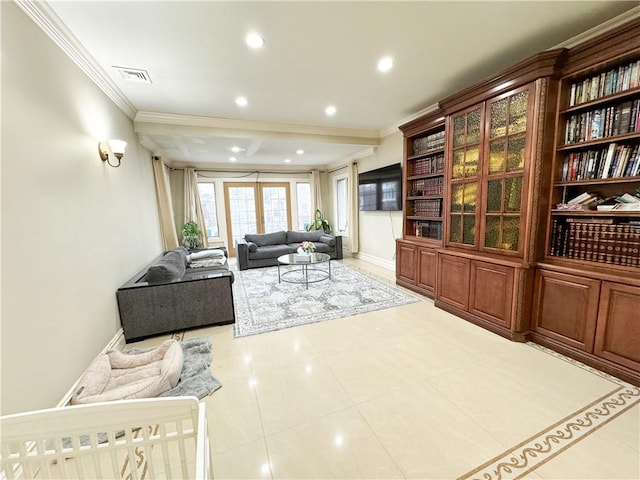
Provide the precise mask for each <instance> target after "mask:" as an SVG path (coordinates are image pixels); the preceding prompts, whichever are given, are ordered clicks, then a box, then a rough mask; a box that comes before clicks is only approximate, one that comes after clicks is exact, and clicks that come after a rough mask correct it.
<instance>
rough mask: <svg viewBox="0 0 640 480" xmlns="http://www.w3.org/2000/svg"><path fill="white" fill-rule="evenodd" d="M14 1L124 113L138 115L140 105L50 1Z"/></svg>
mask: <svg viewBox="0 0 640 480" xmlns="http://www.w3.org/2000/svg"><path fill="white" fill-rule="evenodd" d="M14 1H15V3H16V5H18V6H19V7H20V8H21V9H22V11H23V12H24V13H25V14H26V15H27V16H28V17H29V18H30V19H31V20H32V21H33V22H34V23H35V24H36V25H37V26H38V27H40V29H41V30H42V31H43V32H44V33H46V34H47V36H48V37H49V38H50V39H51V40H53V43H55V44H56V45H57V46H58V47H59V48H60V49H61V50H62V51H63V52H64V53H65V54H67V56H68V57H69V58H70V59H71V60H72V61H73V62H74V63H75V64H76V65H77V66H78V67H79V68H80V70H82V71H83V72H84V73H85V75H87V76H88V77H89V78H90V79H91V80H92V81H93V83H95V84H96V85H97V86H98V88H100V90H102V91H103V92H104V94H105V95H106V96H107V97H109V98H110V99H111V101H112V102H113V103H115V104H116V106H117V107H118V108H120V110H122V111H123V112H124V113H125V115H127V116H128V117H129V118H131V119H134V118H135V116H136V113H137V109H136V108H135V107H134V106H133V104H132V103H131V102H130V101H129V99H127V97H126V96H125V95H124V94H123V93H122V92H121V91H120V89H119V88H118V87H117V86H116V84H115V83H114V82H113V81H112V80H111V78H109V76H108V75H107V73H106V72H105V71H104V70H103V69H102V67H101V66H100V65H98V63H97V62H96V61H95V60H94V59H93V57H92V56H91V55H90V54H89V52H88V51H87V50H86V49H85V48H84V47H83V46H82V44H81V43H80V42H79V41H78V39H77V38H76V37H75V35H73V33H71V31H70V30H69V29H68V28H67V26H66V25H65V24H64V23H63V22H62V20H60V17H58V15H57V14H56V13H55V12H54V11H53V9H51V7H49V5H48V4H47V2H44V1H31V0H14Z"/></svg>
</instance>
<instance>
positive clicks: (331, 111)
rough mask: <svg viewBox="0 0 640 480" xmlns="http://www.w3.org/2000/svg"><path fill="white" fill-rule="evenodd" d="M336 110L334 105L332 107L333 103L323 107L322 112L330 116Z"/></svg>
mask: <svg viewBox="0 0 640 480" xmlns="http://www.w3.org/2000/svg"><path fill="white" fill-rule="evenodd" d="M337 111H338V110H336V107H334V106H333V105H329V106H328V107H327V108H325V109H324V112H325V113H326V114H327V115H329V116H330V117H332V116H334V115H335V114H336V112H337Z"/></svg>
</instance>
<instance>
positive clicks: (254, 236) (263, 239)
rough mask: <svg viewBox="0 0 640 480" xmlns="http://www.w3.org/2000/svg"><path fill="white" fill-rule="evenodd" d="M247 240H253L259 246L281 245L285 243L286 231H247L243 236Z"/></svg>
mask: <svg viewBox="0 0 640 480" xmlns="http://www.w3.org/2000/svg"><path fill="white" fill-rule="evenodd" d="M244 239H245V240H246V241H247V242H253V243H255V244H256V245H258V246H259V247H264V246H266V245H282V244H285V243H287V232H285V231H284V230H282V231H280V232H272V233H247V234H246V235H245V236H244Z"/></svg>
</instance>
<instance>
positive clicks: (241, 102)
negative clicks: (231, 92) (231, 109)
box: [236, 97, 249, 107]
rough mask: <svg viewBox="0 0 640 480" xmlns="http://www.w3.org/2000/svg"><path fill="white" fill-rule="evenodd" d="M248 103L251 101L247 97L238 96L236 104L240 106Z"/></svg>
mask: <svg viewBox="0 0 640 480" xmlns="http://www.w3.org/2000/svg"><path fill="white" fill-rule="evenodd" d="M248 104H249V102H248V101H247V99H246V98H244V97H238V98H236V105H238V106H239V107H246V106H247V105H248Z"/></svg>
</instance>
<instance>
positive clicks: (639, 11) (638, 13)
mask: <svg viewBox="0 0 640 480" xmlns="http://www.w3.org/2000/svg"><path fill="white" fill-rule="evenodd" d="M635 18H640V6H639V7H635V8H632V9H631V10H627V11H626V12H624V13H622V14H620V15H618V16H617V17H613V18H611V19H609V20H607V21H606V22H602V23H601V24H600V25H596V26H595V27H593V28H590V29H589V30H587V31H585V32H582V33H579V34H578V35H576V36H575V37H571V38H570V39H568V40H565V41H564V42H562V43H560V44H558V45H556V46H555V47H552V48H550V49H549V50H553V49H555V48H573V47H575V46H576V45H579V44H581V43H584V42H586V41H587V40H591V39H592V38H594V37H597V36H598V35H600V34H602V33H605V32H608V31H609V30H611V29H613V28H617V27H619V26H621V25H624V24H625V23H627V22H629V21H630V20H633V19H635Z"/></svg>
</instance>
